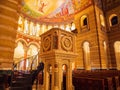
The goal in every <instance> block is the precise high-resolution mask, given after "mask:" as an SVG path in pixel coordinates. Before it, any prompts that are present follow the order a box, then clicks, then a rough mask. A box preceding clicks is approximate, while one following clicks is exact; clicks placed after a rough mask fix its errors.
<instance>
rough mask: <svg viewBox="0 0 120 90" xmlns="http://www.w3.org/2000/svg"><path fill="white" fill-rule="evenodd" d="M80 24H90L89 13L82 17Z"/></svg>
mask: <svg viewBox="0 0 120 90" xmlns="http://www.w3.org/2000/svg"><path fill="white" fill-rule="evenodd" d="M80 26H81V27H84V26H88V15H86V14H85V15H82V16H81V17H80Z"/></svg>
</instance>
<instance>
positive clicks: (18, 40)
mask: <svg viewBox="0 0 120 90" xmlns="http://www.w3.org/2000/svg"><path fill="white" fill-rule="evenodd" d="M18 42H22V43H25V44H24V45H25V46H28V43H27V41H25V39H23V38H19V39H17V40H16V43H18Z"/></svg>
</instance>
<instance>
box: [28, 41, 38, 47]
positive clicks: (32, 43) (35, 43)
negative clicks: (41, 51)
mask: <svg viewBox="0 0 120 90" xmlns="http://www.w3.org/2000/svg"><path fill="white" fill-rule="evenodd" d="M30 45H35V46H36V47H37V48H40V45H39V44H38V43H37V42H30V43H29V44H28V47H29V46H30Z"/></svg>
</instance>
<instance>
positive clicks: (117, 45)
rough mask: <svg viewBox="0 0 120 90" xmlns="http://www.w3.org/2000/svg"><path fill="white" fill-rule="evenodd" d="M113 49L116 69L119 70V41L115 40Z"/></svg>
mask: <svg viewBox="0 0 120 90" xmlns="http://www.w3.org/2000/svg"><path fill="white" fill-rule="evenodd" d="M114 50H115V57H116V64H117V69H118V70H120V41H116V42H115V43H114Z"/></svg>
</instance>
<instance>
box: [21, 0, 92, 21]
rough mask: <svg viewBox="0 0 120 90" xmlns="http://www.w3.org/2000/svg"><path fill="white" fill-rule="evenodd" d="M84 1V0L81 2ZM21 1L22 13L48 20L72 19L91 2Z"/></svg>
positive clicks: (70, 0) (67, 0)
mask: <svg viewBox="0 0 120 90" xmlns="http://www.w3.org/2000/svg"><path fill="white" fill-rule="evenodd" d="M83 1H84V0H83ZM83 1H82V0H23V1H22V8H21V9H22V10H21V11H22V12H25V13H26V14H28V15H29V16H32V17H34V18H37V19H43V18H45V19H48V18H57V19H56V20H57V21H59V19H58V18H64V19H65V18H69V19H70V18H73V17H72V16H74V14H75V13H76V12H78V11H79V10H81V8H83V7H84V6H86V5H85V4H87V5H88V4H90V1H91V0H86V1H84V3H83ZM53 21H54V19H53Z"/></svg>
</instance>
